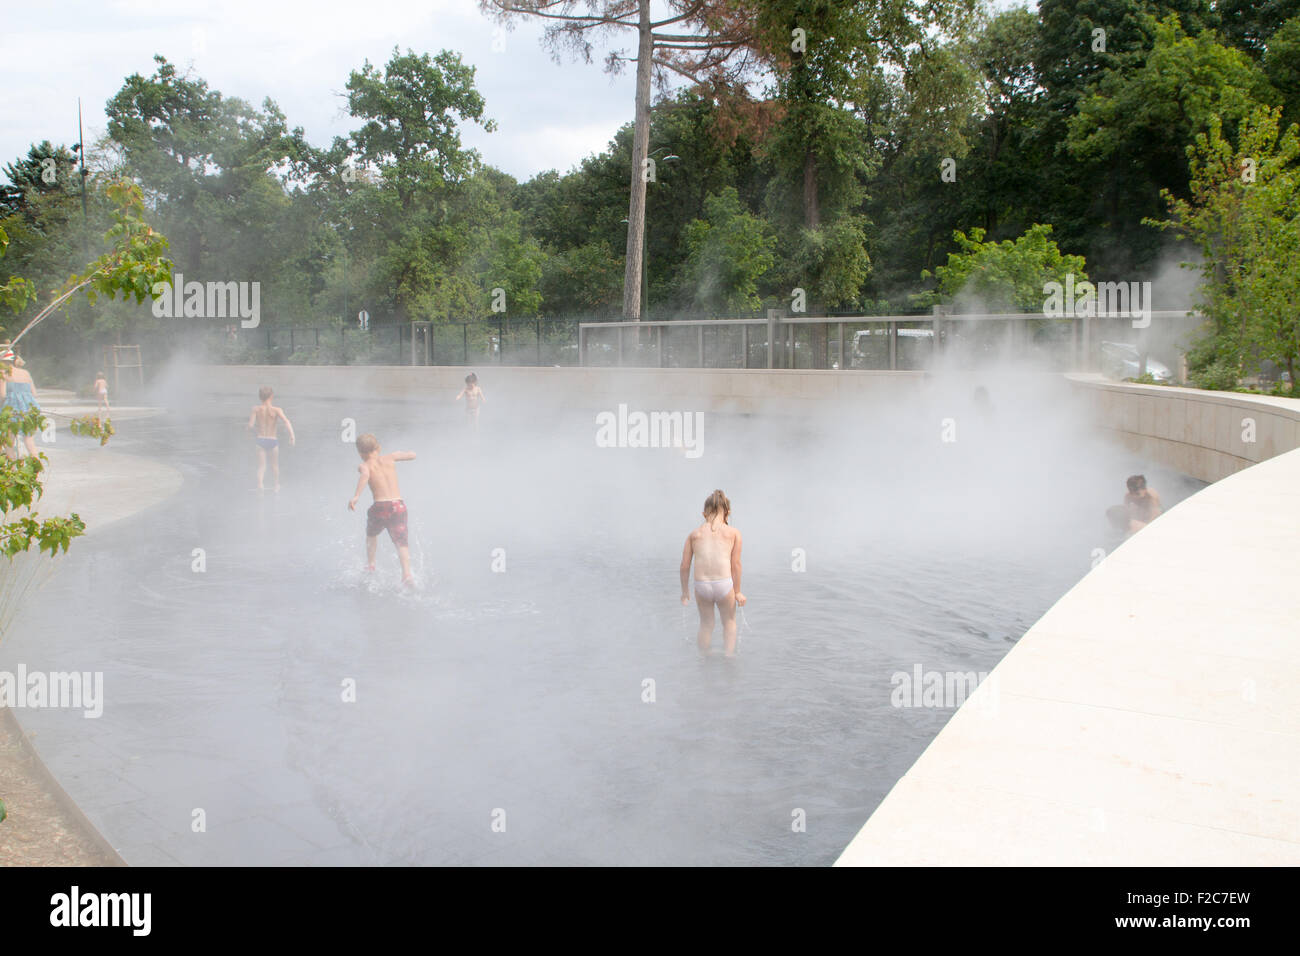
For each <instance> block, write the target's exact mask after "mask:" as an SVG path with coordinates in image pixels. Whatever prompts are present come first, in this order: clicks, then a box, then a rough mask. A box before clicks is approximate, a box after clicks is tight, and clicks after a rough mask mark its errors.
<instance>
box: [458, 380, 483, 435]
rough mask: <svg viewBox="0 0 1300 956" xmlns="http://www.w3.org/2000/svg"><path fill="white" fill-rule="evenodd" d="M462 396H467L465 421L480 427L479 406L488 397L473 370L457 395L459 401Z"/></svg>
mask: <svg viewBox="0 0 1300 956" xmlns="http://www.w3.org/2000/svg"><path fill="white" fill-rule="evenodd" d="M462 396H464V398H465V421H466V422H468V423H469V424H471V425H473V426H474V427H475V428H478V407H479V405H482V404H485V403H486V402H487V399H486V398H484V397H483V389H481V388H479V387H478V376H477V375H475V374H474V373H473V372H470V373H469V374H468V375H466V376H465V387H464V388H462V389H461V390H460V393H459V394H458V395H457V396H456V401H458V402H459V401H460V400H461V397H462Z"/></svg>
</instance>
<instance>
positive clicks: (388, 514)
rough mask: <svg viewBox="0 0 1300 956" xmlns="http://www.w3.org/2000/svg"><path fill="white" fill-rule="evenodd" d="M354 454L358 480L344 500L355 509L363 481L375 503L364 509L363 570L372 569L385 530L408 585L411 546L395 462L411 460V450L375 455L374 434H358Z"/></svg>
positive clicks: (413, 457) (376, 451)
mask: <svg viewBox="0 0 1300 956" xmlns="http://www.w3.org/2000/svg"><path fill="white" fill-rule="evenodd" d="M357 454H358V455H360V456H361V464H360V465H359V466H358V467H357V471H359V472H360V473H361V479H360V480H359V481H358V482H357V490H356V493H355V494H354V495H353V496H352V500H351V501H349V502H348V508H349V510H351V511H356V510H357V499H359V498H360V497H361V492H362V490H363V489H364V488H365V487H366V484H367V483H369V485H370V493H371V494H372V495H373V496H374V499H375V503H374V504H372V505H371V506H370V509H369V510H368V511H367V512H366V570H368V571H373V570H374V569H375V549H376V548H378V547H379V533H380V532H381V531H384V530H385V529H387V531H388V536H389V537H390V538H392V539H393V544H394V545H396V546H397V556H398V558H400V559H401V562H402V583H403V584H406V585H411V584H414V583H415V578H414V577H413V576H412V575H411V549H410V547H409V546H408V545H407V532H406V504H405V502H403V501H402V490H401V488H399V487H398V486H397V463H398V462H399V461H413V460H414V459H415V452H413V451H395V452H393V453H392V454H391V455H381V454H379V441H378V439H376V438H375V436H374V435H368V434H367V435H362V436H361V437H360V438H358V439H357Z"/></svg>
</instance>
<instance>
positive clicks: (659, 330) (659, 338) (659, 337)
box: [655, 325, 664, 368]
mask: <svg viewBox="0 0 1300 956" xmlns="http://www.w3.org/2000/svg"><path fill="white" fill-rule="evenodd" d="M655 352H656V353H658V355H659V367H660V368H663V367H664V327H663V326H662V325H656V326H655Z"/></svg>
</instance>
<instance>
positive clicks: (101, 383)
mask: <svg viewBox="0 0 1300 956" xmlns="http://www.w3.org/2000/svg"><path fill="white" fill-rule="evenodd" d="M93 389H94V392H95V401H96V402H98V405H96V406H95V411H96V412H97V413H98V412H107V411H108V410H109V408H108V379H106V378H104V373H103V372H96V373H95V384H94V386H93Z"/></svg>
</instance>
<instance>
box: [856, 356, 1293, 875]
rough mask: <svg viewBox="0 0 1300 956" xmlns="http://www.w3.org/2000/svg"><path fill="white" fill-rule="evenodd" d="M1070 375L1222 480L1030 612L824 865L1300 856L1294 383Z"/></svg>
mask: <svg viewBox="0 0 1300 956" xmlns="http://www.w3.org/2000/svg"><path fill="white" fill-rule="evenodd" d="M1067 378H1068V379H1069V380H1070V381H1071V382H1072V383H1073V384H1074V386H1075V387H1076V389H1077V390H1078V391H1079V392H1080V393H1081V397H1083V398H1084V399H1085V400H1091V401H1090V405H1091V408H1090V411H1091V412H1092V416H1093V424H1094V425H1095V426H1096V427H1097V428H1098V429H1099V430H1100V431H1102V432H1103V433H1107V432H1109V433H1111V434H1113V435H1114V436H1116V437H1117V438H1118V439H1119V440H1121V441H1122V442H1123V443H1124V444H1125V445H1126V446H1127V447H1129V448H1130V449H1131V450H1134V451H1137V452H1140V453H1142V454H1145V455H1148V456H1149V457H1151V458H1152V459H1153V460H1156V461H1158V462H1160V463H1161V464H1166V465H1169V466H1171V467H1175V468H1178V469H1179V470H1181V471H1184V472H1185V473H1188V474H1192V475H1193V476H1196V477H1200V478H1202V479H1204V480H1207V481H1212V482H1215V483H1214V484H1211V485H1210V486H1209V487H1207V488H1206V489H1204V490H1202V491H1200V492H1198V493H1197V494H1196V495H1193V496H1192V497H1191V498H1189V499H1187V500H1186V501H1184V502H1182V503H1180V504H1179V505H1178V506H1177V507H1176V508H1174V509H1171V511H1170V512H1169V514H1167V515H1165V516H1163V517H1162V518H1160V519H1159V520H1158V521H1157V522H1155V523H1154V524H1152V525H1151V527H1150V528H1148V529H1145V530H1144V531H1142V532H1141V533H1140V534H1138V535H1136V536H1134V537H1133V538H1131V539H1129V540H1128V541H1126V542H1124V543H1123V544H1122V545H1121V546H1120V547H1118V548H1116V549H1115V551H1114V552H1113V553H1112V554H1110V555H1109V556H1106V557H1105V559H1104V560H1102V561H1101V562H1100V563H1099V564H1097V565H1096V566H1095V567H1094V568H1093V569H1092V571H1090V572H1089V574H1087V575H1085V577H1084V578H1083V579H1082V580H1081V581H1080V582H1079V583H1078V584H1076V585H1075V587H1073V588H1071V589H1070V591H1068V592H1067V593H1066V594H1065V595H1064V596H1063V597H1062V598H1061V599H1060V600H1058V601H1057V602H1056V604H1054V605H1053V606H1052V608H1050V609H1049V610H1048V612H1047V613H1046V614H1044V615H1043V617H1042V618H1040V619H1039V620H1038V621H1037V622H1035V623H1034V625H1033V626H1032V627H1031V628H1030V629H1029V631H1027V632H1026V633H1025V635H1024V637H1022V638H1021V639H1020V641H1019V642H1017V644H1016V645H1015V647H1013V648H1012V650H1011V651H1010V652H1009V653H1008V654H1007V655H1006V657H1004V658H1003V660H1002V661H1001V662H999V664H998V665H997V666H996V667H995V668H994V669H993V671H992V672H991V673H990V675H989V677H988V679H987V680H986V681H985V682H984V684H982V685H981V686H980V688H979V689H978V690H977V691H976V693H975V694H973V695H972V696H971V697H970V698H969V699H968V700H967V701H966V703H965V704H964V705H963V706H962V707H960V708H959V709H958V710H957V712H956V713H955V714H954V715H953V718H952V719H951V720H950V721H949V722H948V724H947V725H946V726H945V727H944V728H943V729H942V730H941V731H940V732H939V734H938V735H936V737H935V738H934V740H932V741H931V743H930V745H929V746H928V747H927V748H926V749H925V751H924V752H922V754H921V756H920V757H918V758H917V760H916V762H915V763H914V764H913V765H912V767H911V768H910V769H909V770H908V771H907V773H906V774H904V775H903V777H901V778H900V779H899V780H898V781H897V783H895V785H894V787H893V788H892V789H891V790H890V792H889V793H888V794H887V795H886V797H885V799H884V800H883V801H882V802H881V803H880V805H879V806H878V807H877V808H876V810H875V811H874V812H873V813H872V814H871V816H870V817H869V818H868V820H867V822H866V823H865V824H864V825H863V827H862V829H861V830H860V831H859V832H858V834H857V836H855V837H854V839H853V840H852V841H851V842H850V843H849V845H848V846H847V847H846V848H845V850H844V852H843V853H842V854H841V855H840V857H839V859H838V860H837V861H836V863H835V865H836V866H882V865H883V866H918V865H919V866H969V865H985V866H987V865H1031V866H1044V865H1047V866H1070V865H1075V866H1078V865H1084V866H1096V865H1122V866H1130V865H1174V866H1186V865H1296V864H1300V823H1298V822H1297V820H1296V815H1295V814H1294V812H1291V811H1289V810H1288V807H1294V806H1296V805H1297V803H1298V802H1300V770H1298V769H1297V768H1296V767H1294V766H1288V764H1287V761H1286V754H1287V753H1288V752H1292V751H1293V749H1294V748H1295V747H1297V746H1300V736H1298V735H1297V734H1296V732H1295V728H1296V727H1297V726H1300V703H1297V701H1296V700H1295V698H1294V697H1293V696H1292V695H1291V693H1290V689H1291V688H1292V687H1294V684H1295V681H1297V680H1300V653H1298V652H1297V650H1296V648H1295V645H1294V642H1292V641H1289V638H1288V635H1289V633H1290V627H1289V626H1288V624H1289V622H1290V621H1293V620H1294V619H1295V617H1296V615H1297V612H1298V611H1300V599H1298V598H1296V597H1295V592H1294V587H1293V585H1292V584H1291V582H1290V580H1289V576H1288V574H1287V569H1288V568H1294V567H1295V562H1296V560H1297V559H1300V450H1297V447H1298V446H1300V401H1297V400H1291V399H1279V398H1272V397H1266V396H1251V395H1244V394H1240V393H1224V392H1205V391H1199V390H1196V389H1183V388H1178V389H1174V388H1168V387H1163V386H1143V385H1128V384H1116V383H1109V382H1106V381H1104V380H1102V379H1101V378H1100V377H1098V376H1089V375H1069V376H1067ZM1247 419H1249V420H1250V422H1249V423H1250V425H1251V427H1252V429H1253V431H1251V432H1250V434H1251V435H1252V437H1253V438H1254V441H1246V440H1245V437H1244V436H1245V435H1246V434H1247V430H1246V426H1247ZM1246 532H1248V533H1246ZM1261 555H1262V558H1261V557H1260V556H1261ZM1243 608H1244V610H1243Z"/></svg>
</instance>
